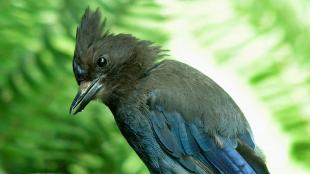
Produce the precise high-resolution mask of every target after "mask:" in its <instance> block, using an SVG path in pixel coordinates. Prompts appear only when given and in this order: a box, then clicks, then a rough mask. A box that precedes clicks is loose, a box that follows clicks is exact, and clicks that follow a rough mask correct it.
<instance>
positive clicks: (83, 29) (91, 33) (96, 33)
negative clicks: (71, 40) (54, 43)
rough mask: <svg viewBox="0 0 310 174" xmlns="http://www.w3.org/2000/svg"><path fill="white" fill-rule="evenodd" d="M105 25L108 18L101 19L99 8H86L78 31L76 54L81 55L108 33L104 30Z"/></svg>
mask: <svg viewBox="0 0 310 174" xmlns="http://www.w3.org/2000/svg"><path fill="white" fill-rule="evenodd" d="M105 25H106V19H104V20H103V21H101V13H100V11H99V8H97V9H96V11H92V10H90V8H89V7H87V8H86V10H85V12H84V15H83V17H82V20H81V23H80V25H79V26H78V28H77V32H76V48H75V55H76V56H78V57H80V56H81V54H83V52H84V51H86V50H87V49H88V48H89V47H90V46H91V45H92V44H93V43H95V42H97V41H98V40H100V39H102V38H104V37H105V36H106V35H108V32H104V28H105Z"/></svg>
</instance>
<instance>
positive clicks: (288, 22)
mask: <svg viewBox="0 0 310 174" xmlns="http://www.w3.org/2000/svg"><path fill="white" fill-rule="evenodd" d="M88 5H89V6H90V7H91V8H92V9H95V8H97V7H99V8H100V10H101V12H102V14H103V15H104V16H105V17H106V18H107V19H108V27H109V28H110V31H112V32H114V33H120V32H124V33H131V34H133V35H135V36H137V37H139V38H142V39H148V40H151V41H153V42H156V44H158V45H162V46H163V48H164V49H169V50H171V51H170V56H169V57H170V58H175V59H178V60H180V61H183V62H186V63H188V64H190V65H192V66H194V67H196V68H198V69H199V70H201V71H203V72H204V73H205V74H207V75H208V76H210V77H212V78H213V79H215V81H217V82H218V83H219V84H220V85H221V86H223V87H224V89H226V90H227V91H228V92H229V93H230V94H231V95H232V97H233V98H234V99H235V100H236V102H237V103H238V104H239V105H240V107H241V109H242V110H243V111H244V113H245V114H246V116H247V118H248V119H249V121H250V124H251V125H252V127H253V132H254V135H255V137H256V140H257V143H258V144H259V145H260V146H261V148H262V150H263V151H264V152H265V154H266V159H267V164H268V166H269V168H270V170H271V172H272V173H279V174H280V173H288V174H290V173H294V174H302V173H310V138H309V137H310V126H309V121H310V90H309V87H310V71H309V67H310V57H309V56H310V22H309V21H310V20H309V17H310V2H309V1H308V0H296V1H291V0H217V1H215V0H195V1H189V0H170V1H165V0H161V1H155V0H145V1H142V0H90V1H75V0H40V1H39V0H0V60H1V62H0V174H11V173H13V174H15V173H16V174H19V173H70V174H90V173H109V174H123V173H126V174H143V173H147V170H146V168H145V167H144V166H143V164H142V162H141V161H140V160H139V159H138V157H137V156H136V155H135V153H134V152H133V151H132V150H131V149H130V147H129V145H128V144H127V143H126V142H125V140H124V138H123V137H122V136H121V135H120V132H119V131H118V129H117V128H116V125H115V123H114V120H113V117H112V115H111V113H110V111H109V110H108V108H106V107H105V106H104V105H103V104H100V103H96V102H93V103H92V104H90V105H88V106H87V109H86V110H85V111H84V112H82V113H80V114H79V115H78V116H75V117H72V116H69V114H68V110H69V106H70V104H71V101H72V99H73V97H74V95H75V93H76V90H77V85H76V83H75V80H74V76H73V73H72V68H71V61H72V56H73V50H74V44H75V31H76V27H77V25H78V23H79V21H80V17H81V15H82V14H83V12H84V9H85V8H86V7H87V6H88Z"/></svg>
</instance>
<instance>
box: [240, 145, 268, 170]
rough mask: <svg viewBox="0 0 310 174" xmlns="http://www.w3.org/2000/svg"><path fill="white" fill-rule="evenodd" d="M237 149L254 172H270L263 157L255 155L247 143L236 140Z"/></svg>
mask: <svg viewBox="0 0 310 174" xmlns="http://www.w3.org/2000/svg"><path fill="white" fill-rule="evenodd" d="M237 151H238V152H239V153H240V154H241V155H242V156H243V158H244V159H245V160H246V161H247V162H248V163H249V164H250V165H251V167H252V168H253V169H254V171H255V172H256V174H270V173H269V171H268V168H267V166H266V163H265V161H264V159H263V158H262V157H260V156H259V155H257V153H256V152H255V151H254V150H253V149H252V148H250V147H249V146H248V145H247V144H244V143H243V142H241V141H238V146H237Z"/></svg>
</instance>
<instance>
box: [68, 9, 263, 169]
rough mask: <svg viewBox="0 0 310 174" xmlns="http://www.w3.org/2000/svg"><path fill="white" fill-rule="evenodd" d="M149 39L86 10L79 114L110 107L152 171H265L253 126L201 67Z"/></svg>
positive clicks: (75, 108)
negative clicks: (110, 27) (98, 104)
mask: <svg viewBox="0 0 310 174" xmlns="http://www.w3.org/2000/svg"><path fill="white" fill-rule="evenodd" d="M163 56H164V54H163V52H162V51H161V49H160V47H158V46H155V45H154V44H153V43H152V42H149V41H145V40H139V39H137V38H135V37H133V36H132V35H128V34H117V35H115V34H111V33H108V32H106V31H105V21H104V22H102V21H101V16H100V12H99V10H98V9H97V10H96V11H91V10H90V9H89V8H87V9H86V11H85V14H84V15H83V17H82V21H81V24H80V25H79V27H78V28H77V34H76V47H75V52H74V58H73V71H74V75H75V78H76V80H77V83H78V85H79V87H80V89H79V92H78V93H77V95H76V97H75V98H74V101H73V103H72V105H71V108H70V113H72V114H76V113H78V112H80V111H81V110H83V109H84V107H85V106H86V105H87V104H88V103H89V102H90V101H91V100H93V99H99V100H101V101H102V102H103V103H104V104H106V105H107V106H108V107H109V109H110V110H111V112H112V113H113V115H114V118H115V120H116V123H117V125H118V127H119V129H120V130H121V133H122V134H123V135H124V137H125V138H126V140H127V141H128V143H129V144H130V146H131V147H132V148H133V149H134V150H135V151H136V153H137V154H138V155H139V157H140V158H141V159H142V160H143V162H144V163H145V165H146V166H147V167H148V169H149V171H150V172H151V173H152V174H188V173H193V174H237V173H238V174H255V173H256V174H267V173H269V172H268V169H267V167H266V164H265V162H264V159H263V158H262V155H261V153H259V150H258V147H257V146H256V144H255V143H254V140H253V137H252V134H251V129H250V127H249V124H248V122H247V120H246V118H245V117H244V115H243V113H242V112H241V111H240V109H239V107H238V106H237V105H236V103H235V102H234V101H233V100H232V98H231V97H230V96H229V95H228V94H227V93H226V92H225V91H224V90H223V89H222V88H221V87H220V86H218V85H217V84H216V83H215V82H214V81H212V80H211V79H210V78H208V77H207V76H205V75H204V74H202V73H201V72H199V71H198V70H196V69H194V68H192V67H190V66H188V65H186V64H183V63H181V62H178V61H175V60H161V59H162V58H163Z"/></svg>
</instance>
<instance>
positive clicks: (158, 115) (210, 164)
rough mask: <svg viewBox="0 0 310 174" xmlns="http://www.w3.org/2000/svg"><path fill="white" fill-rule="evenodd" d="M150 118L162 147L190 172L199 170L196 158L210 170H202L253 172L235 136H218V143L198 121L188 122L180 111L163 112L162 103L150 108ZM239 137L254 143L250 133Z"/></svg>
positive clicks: (234, 172) (246, 173)
mask: <svg viewBox="0 0 310 174" xmlns="http://www.w3.org/2000/svg"><path fill="white" fill-rule="evenodd" d="M150 120H151V123H152V127H153V130H154V134H155V136H156V138H157V140H158V141H159V144H160V145H161V147H162V149H163V150H165V151H166V152H167V153H168V154H169V155H170V156H171V157H172V158H174V159H175V160H176V161H178V162H179V164H180V165H182V166H183V167H184V168H186V169H187V170H188V171H189V172H190V173H201V172H198V170H197V166H196V165H197V162H199V164H203V165H204V166H199V167H200V168H204V169H205V170H209V172H205V173H211V172H210V171H212V173H225V174H236V173H240V174H255V171H254V170H253V168H252V167H251V165H250V164H249V163H248V162H247V161H246V160H245V159H244V158H243V157H242V156H241V155H240V153H239V152H238V151H237V150H236V147H237V139H234V138H224V137H221V140H222V143H223V147H221V146H219V145H217V144H216V142H215V141H214V138H212V137H211V136H209V135H208V134H207V133H205V132H204V130H203V128H202V127H201V126H200V125H199V124H198V123H197V122H191V123H187V122H186V121H185V120H184V119H183V117H182V116H181V114H180V113H177V112H166V111H165V110H164V109H163V108H161V107H156V109H153V110H152V111H151V114H150ZM240 139H241V140H242V141H245V142H246V144H248V145H249V146H250V147H255V144H254V142H253V141H252V139H251V136H250V134H246V135H242V136H240ZM194 161H196V162H194Z"/></svg>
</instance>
